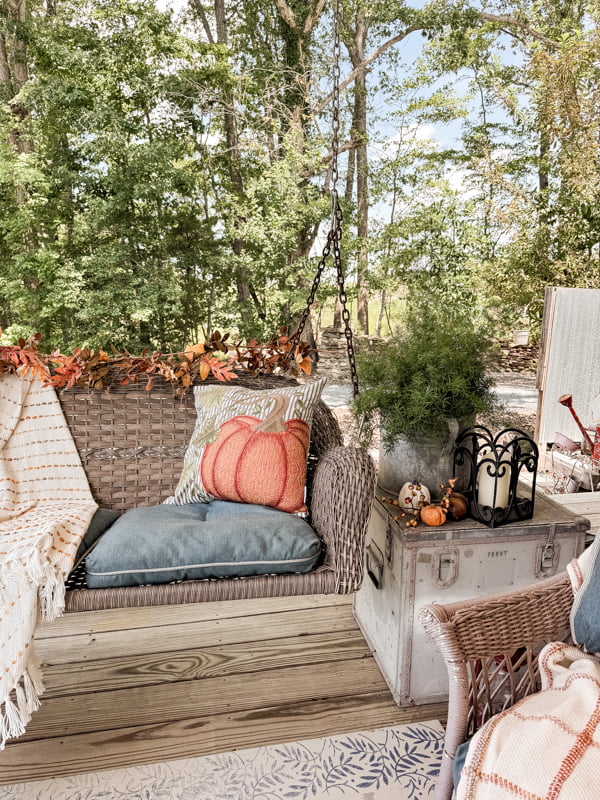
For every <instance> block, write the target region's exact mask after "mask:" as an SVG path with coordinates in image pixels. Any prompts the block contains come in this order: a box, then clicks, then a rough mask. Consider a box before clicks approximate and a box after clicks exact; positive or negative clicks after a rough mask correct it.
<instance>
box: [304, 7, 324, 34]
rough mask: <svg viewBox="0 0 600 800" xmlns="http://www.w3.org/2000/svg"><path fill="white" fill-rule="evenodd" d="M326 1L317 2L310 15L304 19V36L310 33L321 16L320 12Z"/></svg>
mask: <svg viewBox="0 0 600 800" xmlns="http://www.w3.org/2000/svg"><path fill="white" fill-rule="evenodd" d="M326 2H327V0H318V2H317V5H316V6H315V8H314V10H313V11H312V13H309V14H308V16H307V17H306V19H305V20H304V31H303V32H304V34H307V33H310V32H311V30H312V29H313V26H314V24H315V22H316V21H317V20H318V19H319V17H320V16H321V12H322V11H323V8H324V6H325V3H326Z"/></svg>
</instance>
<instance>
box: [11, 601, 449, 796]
mask: <svg viewBox="0 0 600 800" xmlns="http://www.w3.org/2000/svg"><path fill="white" fill-rule="evenodd" d="M36 649H37V653H38V656H39V657H40V658H41V660H42V664H43V670H44V676H45V681H46V685H47V691H46V693H45V695H44V697H43V703H42V708H41V709H40V711H39V712H37V713H36V714H35V715H34V718H33V719H32V721H31V723H30V725H29V727H28V730H27V734H26V735H25V736H24V737H22V738H21V739H18V740H16V741H14V742H12V743H10V744H9V745H8V746H7V748H6V750H4V752H2V753H0V785H6V784H12V783H17V782H21V781H28V780H35V779H40V778H46V777H50V776H53V775H54V776H59V775H70V774H75V773H81V772H89V771H97V770H101V769H115V768H118V767H122V766H129V765H135V764H151V763H153V762H157V761H165V760H169V759H177V758H189V757H193V756H199V755H207V754H210V753H218V752H224V751H228V750H236V749H240V748H246V747H258V746H261V745H267V744H276V743H278V742H286V741H294V740H297V739H306V738H311V737H314V736H328V735H332V734H335V733H345V732H350V731H358V730H367V729H369V728H378V727H383V726H387V725H395V724H401V723H404V722H411V721H419V720H425V719H440V720H441V721H444V720H445V715H446V704H436V705H426V706H420V707H419V708H406V709H400V708H398V706H397V705H396V704H395V703H394V701H393V699H392V697H391V695H390V693H389V691H388V689H387V687H386V684H385V681H384V679H383V678H382V676H381V673H380V672H379V670H378V668H377V666H376V664H375V661H374V660H373V657H372V654H371V651H370V649H369V647H368V645H367V644H366V642H365V641H364V638H363V637H362V635H361V633H360V631H359V630H358V627H357V625H356V622H355V621H354V618H353V616H352V605H351V598H350V597H339V596H325V595H313V596H306V597H294V598H268V599H257V600H237V601H227V602H221V603H200V604H192V605H182V606H159V607H153V608H139V609H136V608H129V609H111V610H107V611H91V612H85V613H77V614H66V615H65V616H64V617H62V618H61V619H59V620H56V621H55V622H53V623H50V624H44V625H42V626H40V629H39V631H38V633H37V635H36Z"/></svg>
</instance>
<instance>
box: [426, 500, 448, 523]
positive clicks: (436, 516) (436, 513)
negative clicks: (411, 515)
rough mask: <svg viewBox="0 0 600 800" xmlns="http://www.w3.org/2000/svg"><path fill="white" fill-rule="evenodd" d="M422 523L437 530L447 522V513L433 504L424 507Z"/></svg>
mask: <svg viewBox="0 0 600 800" xmlns="http://www.w3.org/2000/svg"><path fill="white" fill-rule="evenodd" d="M421 521H422V522H424V523H425V525H430V526H431V527H433V528H435V527H437V526H438V525H443V524H444V522H446V512H445V511H444V509H443V508H442V507H441V506H439V505H437V504H435V503H432V504H431V505H428V506H423V508H422V509H421Z"/></svg>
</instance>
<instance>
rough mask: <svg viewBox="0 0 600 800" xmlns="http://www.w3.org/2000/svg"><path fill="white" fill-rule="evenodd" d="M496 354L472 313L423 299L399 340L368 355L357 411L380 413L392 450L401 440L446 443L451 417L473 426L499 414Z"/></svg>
mask: <svg viewBox="0 0 600 800" xmlns="http://www.w3.org/2000/svg"><path fill="white" fill-rule="evenodd" d="M492 352H493V350H492V346H491V344H490V342H489V341H488V340H487V338H486V337H485V334H484V332H483V331H482V330H481V329H480V328H478V327H477V326H476V325H475V324H474V323H473V320H472V319H471V317H470V316H469V315H468V314H465V313H463V312H461V311H459V310H452V309H448V308H445V307H443V306H439V305H437V304H431V303H427V302H425V301H424V300H422V301H421V302H420V304H419V305H417V306H413V307H412V308H411V311H410V312H409V314H408V316H407V318H406V321H405V325H404V328H403V330H402V332H401V333H399V334H398V335H397V336H396V337H395V338H394V339H393V340H391V341H389V342H385V343H383V344H377V345H374V346H372V347H371V348H370V349H369V350H368V351H366V352H364V353H361V354H360V356H359V359H358V374H359V379H360V382H361V389H362V391H361V395H360V396H359V397H358V398H357V399H356V401H355V403H354V411H355V413H356V414H357V415H358V416H361V415H362V414H366V415H367V416H368V417H372V415H373V414H374V412H376V411H379V414H380V421H381V431H382V439H383V443H384V446H385V447H386V448H388V449H391V448H393V446H394V444H395V442H396V441H397V440H398V438H399V437H400V436H404V437H406V438H408V439H413V440H414V439H438V438H439V439H441V438H442V437H443V436H444V434H447V432H448V419H449V418H452V417H454V418H456V419H458V420H460V421H469V420H472V419H473V417H474V416H475V415H476V414H478V413H480V412H483V411H489V410H490V409H492V408H493V406H494V398H493V396H492V394H491V393H490V387H491V385H492V379H491V378H490V376H489V367H490V363H491V356H492Z"/></svg>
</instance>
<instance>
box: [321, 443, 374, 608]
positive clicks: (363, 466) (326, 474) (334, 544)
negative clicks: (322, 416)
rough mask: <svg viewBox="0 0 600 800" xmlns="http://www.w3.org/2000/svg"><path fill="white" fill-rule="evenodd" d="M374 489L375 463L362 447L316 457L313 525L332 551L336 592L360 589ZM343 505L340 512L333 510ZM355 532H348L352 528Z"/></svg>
mask: <svg viewBox="0 0 600 800" xmlns="http://www.w3.org/2000/svg"><path fill="white" fill-rule="evenodd" d="M374 489H375V466H374V464H373V461H372V459H371V458H369V457H368V455H367V454H366V453H365V452H364V451H363V450H357V449H354V448H346V447H336V448H333V449H331V450H329V451H328V452H327V453H325V455H324V456H323V457H322V458H321V459H320V461H319V464H318V466H317V469H316V472H315V478H314V482H313V495H312V516H311V522H312V526H313V528H314V529H315V530H316V531H317V533H319V534H320V535H321V536H322V538H323V539H324V540H325V541H326V542H327V545H328V549H329V550H332V551H333V558H334V559H335V572H336V589H335V591H336V592H339V593H340V594H349V593H351V592H355V591H357V590H358V589H359V588H360V585H361V583H362V579H363V569H364V567H363V560H364V559H363V553H364V547H365V536H366V531H367V523H368V521H369V515H370V513H371V503H365V498H366V497H370V498H372V497H373V493H374ZM340 506H343V507H344V508H345V513H344V515H340V514H337V513H336V512H335V509H337V508H340ZM353 530H354V531H356V532H357V533H358V532H359V531H360V533H359V534H358V535H352V533H351V532H352V531H353Z"/></svg>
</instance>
